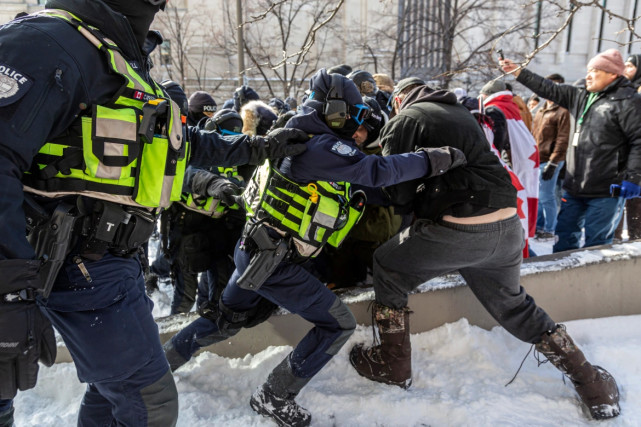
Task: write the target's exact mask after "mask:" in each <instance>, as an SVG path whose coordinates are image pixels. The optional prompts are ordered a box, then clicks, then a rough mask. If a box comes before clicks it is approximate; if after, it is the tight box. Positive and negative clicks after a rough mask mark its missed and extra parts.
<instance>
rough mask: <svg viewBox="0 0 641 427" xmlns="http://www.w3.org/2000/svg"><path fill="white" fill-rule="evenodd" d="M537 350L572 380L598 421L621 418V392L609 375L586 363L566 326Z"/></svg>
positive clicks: (543, 341)
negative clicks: (619, 416) (618, 416)
mask: <svg viewBox="0 0 641 427" xmlns="http://www.w3.org/2000/svg"><path fill="white" fill-rule="evenodd" d="M536 350H537V351H538V352H539V353H541V354H543V355H544V356H545V357H546V358H547V359H548V360H549V361H550V362H551V363H552V364H553V365H554V366H556V367H557V368H558V369H559V370H560V371H561V372H563V373H564V374H565V375H567V376H568V378H570V380H571V381H572V384H574V388H575V389H576V392H577V393H578V394H579V397H580V398H581V401H582V402H583V403H584V404H585V406H586V407H587V408H588V410H589V411H590V415H591V416H592V418H594V419H595V420H601V419H606V418H614V417H616V416H617V415H619V412H621V409H620V407H619V389H618V387H617V383H616V381H615V380H614V378H613V377H612V375H610V373H609V372H608V371H606V370H605V369H603V368H602V367H600V366H596V365H592V364H590V362H588V361H587V360H586V359H585V356H584V355H583V352H582V351H581V350H579V348H578V347H577V346H576V344H575V343H574V341H572V338H571V337H570V335H568V333H567V331H566V330H565V326H564V325H558V326H557V328H556V330H554V331H552V332H549V333H545V334H543V336H542V339H541V341H540V342H539V343H538V344H536Z"/></svg>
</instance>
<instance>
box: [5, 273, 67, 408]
mask: <svg viewBox="0 0 641 427" xmlns="http://www.w3.org/2000/svg"><path fill="white" fill-rule="evenodd" d="M38 265H39V263H38V262H37V261H29V260H4V261H0V274H1V277H2V280H3V282H2V285H0V293H2V295H0V399H12V398H13V397H15V395H16V393H17V391H18V390H28V389H30V388H33V387H35V385H36V380H37V378H38V360H40V361H41V362H42V363H43V364H45V365H46V366H51V365H53V362H54V361H55V360H56V338H55V336H54V333H53V328H52V327H51V323H49V320H48V319H47V318H46V317H45V316H44V314H43V313H42V311H41V310H40V308H39V307H38V306H37V305H36V303H35V300H34V294H35V291H34V288H37V287H38V286H37V285H36V286H32V285H35V284H37V283H38V282H39V276H38ZM20 284H22V289H20V288H21V286H20ZM25 285H26V286H25Z"/></svg>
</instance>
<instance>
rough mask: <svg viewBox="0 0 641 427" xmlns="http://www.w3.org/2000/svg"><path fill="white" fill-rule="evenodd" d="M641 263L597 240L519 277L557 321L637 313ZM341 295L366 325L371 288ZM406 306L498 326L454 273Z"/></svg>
mask: <svg viewBox="0 0 641 427" xmlns="http://www.w3.org/2000/svg"><path fill="white" fill-rule="evenodd" d="M640 265H641V242H630V243H625V244H620V245H612V246H609V245H608V246H598V247H593V248H590V249H587V250H576V251H568V252H563V253H559V254H552V255H543V256H539V257H535V258H532V259H529V260H525V262H524V263H523V266H522V267H521V284H522V285H523V287H525V289H526V290H527V292H528V293H529V294H530V295H531V296H532V297H533V298H534V299H535V300H536V302H537V304H538V305H539V306H541V307H542V308H543V309H545V310H546V311H547V312H548V314H550V316H551V317H552V318H553V319H554V320H555V321H557V322H564V321H568V320H576V319H589V318H599V317H610V316H623V315H630V314H641V286H639V278H640V277H639V276H641V268H640ZM341 298H342V300H343V301H344V302H345V303H346V304H348V306H349V307H350V309H351V310H352V312H353V313H354V316H355V317H356V320H357V321H358V323H359V324H364V325H369V324H371V313H370V312H369V311H368V306H369V304H370V303H371V302H372V301H373V299H374V292H373V290H372V289H355V290H351V291H348V292H346V293H344V294H342V295H341ZM409 306H410V308H412V309H413V310H414V314H413V315H412V323H411V332H412V333H418V332H424V331H428V330H430V329H433V328H436V327H438V326H441V325H443V324H445V323H451V322H455V321H457V320H459V319H460V318H462V317H465V318H467V320H468V321H469V323H470V324H472V325H477V326H480V327H482V328H485V329H490V328H492V327H494V326H496V325H497V323H496V321H495V320H494V319H493V318H492V317H491V316H490V315H489V314H488V313H487V312H486V311H485V309H484V308H483V307H482V306H481V304H480V303H479V302H478V301H477V300H476V298H475V297H474V295H473V294H472V292H471V291H470V290H469V288H468V287H467V286H466V285H465V282H464V281H463V279H462V278H461V277H460V276H459V275H457V274H454V275H447V276H443V277H438V278H435V279H433V280H430V281H429V282H426V283H424V284H423V285H421V286H420V287H419V288H418V289H417V291H416V292H415V293H414V294H412V295H410V300H409ZM196 317H197V314H195V313H189V314H186V315H177V316H168V317H164V318H160V319H157V321H158V326H159V328H160V335H161V341H162V342H165V341H167V340H168V339H169V338H171V336H172V335H174V334H175V333H176V332H178V331H179V330H180V329H182V328H183V327H184V326H186V325H187V324H189V323H190V322H191V321H193V320H194V319H195V318H196ZM310 328H311V324H310V323H308V322H307V321H305V320H303V319H301V318H300V317H298V316H295V315H292V314H289V313H286V312H281V313H278V314H277V315H274V316H272V317H271V319H269V320H268V321H267V322H265V323H263V324H261V325H259V326H256V327H254V328H251V329H243V330H242V331H241V332H240V333H239V334H238V335H236V336H235V337H233V339H231V340H228V341H224V342H221V343H218V344H214V345H212V346H209V347H207V348H206V349H205V350H207V351H211V352H214V353H216V354H219V355H221V356H225V357H244V356H245V355H246V354H248V353H250V354H255V353H258V352H260V351H262V350H264V349H265V348H267V347H268V346H280V345H289V346H294V345H296V344H297V343H298V342H299V341H300V340H301V338H302V337H303V336H304V335H305V334H306V333H307V331H308V330H309V329H310ZM70 360H71V358H70V356H69V353H68V352H67V350H66V348H64V347H60V344H59V348H58V357H57V359H56V362H68V361H70Z"/></svg>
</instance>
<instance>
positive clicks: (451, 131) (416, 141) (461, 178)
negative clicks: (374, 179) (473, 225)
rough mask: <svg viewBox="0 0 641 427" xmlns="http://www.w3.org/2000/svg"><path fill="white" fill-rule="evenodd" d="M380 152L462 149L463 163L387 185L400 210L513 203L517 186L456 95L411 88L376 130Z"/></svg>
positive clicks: (473, 211) (481, 208) (466, 212)
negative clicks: (398, 107)
mask: <svg viewBox="0 0 641 427" xmlns="http://www.w3.org/2000/svg"><path fill="white" fill-rule="evenodd" d="M381 144H382V145H383V155H385V156H387V155H391V154H398V153H407V152H412V151H415V150H416V149H417V148H420V147H442V146H447V145H449V146H451V147H455V148H458V149H459V150H461V151H463V153H465V157H466V158H467V165H466V166H464V167H460V168H456V169H453V170H450V171H448V172H447V173H445V174H443V175H439V176H436V177H433V178H420V179H416V180H413V181H409V182H405V183H401V184H398V185H395V186H393V187H389V188H388V189H387V190H388V192H389V193H390V196H391V197H392V201H393V203H394V204H395V205H397V206H399V210H400V212H401V213H408V212H411V211H412V210H414V212H415V214H416V215H417V217H418V218H425V219H432V220H437V219H438V218H439V217H441V216H442V215H444V214H452V215H454V216H457V217H468V216H476V215H483V214H486V213H489V212H492V211H495V210H497V209H502V208H506V207H516V189H515V188H514V186H513V185H512V182H511V180H510V176H509V174H508V172H507V171H506V170H505V169H504V168H503V166H502V165H501V163H500V162H499V159H498V158H497V157H496V155H495V154H494V153H492V152H491V151H490V146H489V144H488V143H487V140H486V138H485V135H484V134H483V131H482V130H481V128H480V126H479V125H478V123H477V122H476V120H475V119H474V117H473V116H472V115H471V114H470V112H469V111H468V110H467V109H466V108H465V107H464V106H463V105H462V104H459V103H458V102H457V101H456V95H454V94H453V93H451V92H447V91H444V90H438V91H434V90H433V89H431V88H429V87H428V86H419V87H417V88H415V89H414V90H412V91H411V92H410V93H409V94H408V95H407V97H406V98H405V99H404V100H403V103H402V104H401V111H400V113H399V114H397V115H396V116H394V118H392V119H391V120H390V121H389V122H388V123H387V125H385V127H384V128H383V130H382V132H381Z"/></svg>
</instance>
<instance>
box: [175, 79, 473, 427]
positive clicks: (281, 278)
mask: <svg viewBox="0 0 641 427" xmlns="http://www.w3.org/2000/svg"><path fill="white" fill-rule="evenodd" d="M310 90H311V92H310V95H309V97H308V99H307V100H306V101H305V104H304V105H303V106H302V107H301V110H300V111H299V113H298V114H297V115H296V116H295V117H293V118H292V119H291V120H290V121H289V122H288V124H287V126H289V127H294V128H297V129H301V130H303V131H305V132H307V133H309V134H312V135H314V136H313V137H312V139H311V140H310V141H309V142H308V150H307V151H306V153H309V155H306V154H303V155H300V156H297V157H295V158H288V159H286V160H285V161H283V163H282V164H280V165H276V164H274V165H270V164H269V163H267V164H265V165H263V166H262V167H260V168H259V169H258V170H257V171H256V173H255V174H254V176H253V178H252V180H251V181H250V183H249V184H248V185H247V188H246V190H245V192H244V193H243V197H244V198H245V207H246V209H247V211H248V215H249V217H250V219H249V221H248V222H247V224H246V226H245V231H244V234H243V238H242V239H241V241H240V242H239V245H238V246H237V249H236V252H235V254H234V261H235V264H236V271H235V272H234V273H233V275H232V277H231V280H230V281H229V283H228V284H227V286H226V288H225V290H224V291H223V295H222V297H221V300H220V304H219V313H218V315H217V317H216V321H215V322H211V323H210V325H211V327H210V330H209V334H210V337H211V342H214V341H220V340H223V339H226V338H228V337H230V336H233V335H235V334H236V333H237V332H238V331H239V330H240V329H241V328H242V327H244V326H245V324H246V323H247V322H249V324H250V325H251V324H254V323H255V322H256V317H255V316H256V310H257V308H258V307H259V304H260V303H261V301H263V299H267V300H269V301H271V302H273V303H275V304H278V305H280V306H282V307H284V308H286V309H287V310H288V311H290V312H291V313H295V314H298V315H300V316H301V317H303V318H304V319H306V320H307V321H309V322H311V323H313V324H314V327H313V328H312V330H310V331H309V332H308V334H307V335H306V336H305V337H304V338H303V339H302V340H301V341H300V342H299V344H298V345H297V346H296V348H295V349H294V350H293V351H292V352H291V353H290V354H289V355H288V356H287V357H286V358H285V359H284V360H283V361H282V362H281V363H280V364H279V365H278V366H276V368H275V369H274V370H273V371H272V372H271V373H270V374H269V377H268V378H267V381H266V382H265V384H263V385H262V386H261V387H259V388H258V390H256V392H255V393H254V394H253V395H252V397H251V399H250V405H251V407H252V409H254V410H255V411H256V412H258V413H259V414H261V415H264V416H267V417H270V418H273V419H274V420H276V421H277V422H278V423H279V424H280V425H296V426H304V425H309V423H310V422H311V414H310V413H309V412H308V411H307V410H306V409H304V408H302V407H300V406H299V405H298V404H297V403H296V402H295V400H294V398H295V397H296V396H297V395H298V393H299V392H300V390H301V389H302V388H303V387H304V386H305V384H307V383H308V382H309V381H310V380H311V378H312V377H313V376H314V375H316V373H318V372H319V371H320V370H321V369H322V368H323V366H325V364H327V362H329V361H330V360H331V358H332V357H333V356H334V355H335V354H336V353H337V352H338V351H339V350H340V348H341V347H342V345H343V344H344V343H345V342H346V341H347V339H348V338H349V337H350V336H351V334H352V333H353V331H354V328H355V327H356V321H355V319H354V317H353V315H352V313H351V312H350V311H349V309H348V308H347V306H345V305H344V304H343V303H342V301H341V300H340V299H339V298H338V297H337V296H336V295H334V294H333V293H332V292H331V291H330V290H329V289H328V288H326V287H325V286H324V285H323V283H321V282H320V281H319V280H318V279H316V278H315V277H314V276H312V275H311V274H310V273H309V272H308V271H307V270H306V269H305V268H303V266H302V265H301V264H302V263H303V262H304V261H306V260H307V259H309V258H310V257H312V256H314V255H316V254H317V253H318V252H319V251H320V250H321V249H322V247H323V245H324V244H326V243H329V244H331V245H334V246H338V245H340V243H341V242H342V240H344V238H345V237H346V236H347V234H348V232H349V230H350V229H351V228H352V227H353V226H354V224H355V223H356V222H357V221H358V219H359V218H360V215H361V213H362V208H363V204H364V197H363V195H362V194H363V192H362V191H356V190H351V184H350V183H354V184H356V185H361V186H366V187H371V188H369V189H368V190H367V191H368V193H369V194H370V195H371V196H372V199H373V200H375V199H376V198H379V199H383V198H384V195H383V192H382V191H381V190H380V189H379V187H381V186H385V185H390V184H393V183H395V182H401V181H405V180H411V179H416V178H419V177H422V176H425V175H430V174H431V173H432V171H438V172H436V173H439V172H440V173H442V172H444V171H445V170H448V169H449V168H450V167H455V166H459V165H461V164H462V163H463V162H464V157H462V154H461V153H460V152H457V150H449V149H440V150H429V151H426V152H419V153H410V154H402V155H399V156H391V157H387V158H382V157H379V156H367V155H365V154H363V153H362V152H360V151H359V150H358V149H357V148H356V146H355V144H354V142H353V140H352V135H353V134H354V132H355V131H356V129H357V128H358V126H359V125H360V124H362V123H363V121H364V120H365V118H366V117H367V114H368V113H369V108H368V107H367V105H365V104H363V100H362V98H361V95H360V93H359V92H358V89H357V88H356V86H355V85H354V84H353V83H352V82H351V81H350V80H349V79H347V78H345V77H344V76H341V75H339V74H334V75H331V76H330V75H329V74H328V73H327V72H326V71H325V69H321V70H320V71H318V72H317V73H316V74H315V75H314V76H313V77H312V79H311V81H310ZM366 187H363V188H366ZM258 311H261V310H258ZM261 314H262V313H261ZM187 328H189V326H188V327H187ZM185 335H186V334H185ZM185 335H183V334H182V332H181V333H179V334H178V336H177V337H174V338H180V339H183V338H184V339H189V338H190V337H188V336H185ZM214 337H215V339H214ZM194 338H196V339H198V338H202V337H192V338H191V342H190V344H191V345H192V346H191V347H188V346H185V347H186V348H187V349H190V350H193V348H194V346H193V342H194ZM172 341H173V343H174V344H175V347H174V349H173V350H172V351H171V352H168V357H171V356H176V355H177V354H178V355H180V353H179V351H180V349H179V347H181V348H185V347H183V344H184V343H182V342H180V340H175V339H172ZM194 351H195V350H194ZM192 354H193V353H192ZM184 356H190V355H189V354H186V355H183V357H184ZM170 360H171V358H170Z"/></svg>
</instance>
